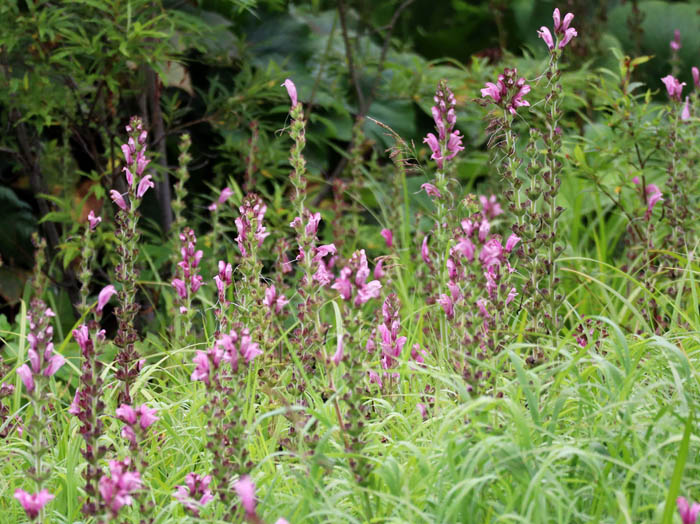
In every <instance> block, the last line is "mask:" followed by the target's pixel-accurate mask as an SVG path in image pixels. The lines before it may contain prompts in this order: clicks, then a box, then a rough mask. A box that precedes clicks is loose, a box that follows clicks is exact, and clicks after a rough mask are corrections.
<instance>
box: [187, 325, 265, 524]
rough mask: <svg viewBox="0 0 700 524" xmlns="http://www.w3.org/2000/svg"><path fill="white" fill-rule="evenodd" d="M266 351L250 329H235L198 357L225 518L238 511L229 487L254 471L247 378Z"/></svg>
mask: <svg viewBox="0 0 700 524" xmlns="http://www.w3.org/2000/svg"><path fill="white" fill-rule="evenodd" d="M260 354H262V351H261V350H260V347H259V346H258V344H257V343H256V342H253V341H252V339H251V337H250V334H249V332H248V330H246V329H243V328H240V327H239V328H236V329H232V330H231V331H229V332H228V333H222V334H221V335H219V337H218V338H217V339H216V341H215V342H214V345H213V346H212V347H211V348H210V349H208V350H207V351H197V354H196V356H195V357H194V359H193V360H194V364H195V369H194V371H193V372H192V376H191V379H192V380H193V381H199V382H203V383H204V386H205V390H206V395H207V400H208V402H207V403H206V404H205V406H204V410H205V411H206V413H207V415H208V417H207V419H208V422H207V427H208V442H207V449H208V450H209V451H210V452H211V454H212V472H211V476H212V477H213V478H214V479H215V480H216V485H215V486H214V488H213V492H214V493H215V494H216V496H217V497H218V498H219V500H220V501H221V502H222V505H223V507H224V508H225V518H226V519H231V518H233V516H234V515H235V513H236V512H237V509H238V508H237V504H236V503H235V501H234V499H233V498H232V493H231V491H230V490H229V484H230V482H231V480H232V477H233V476H235V475H237V474H238V475H241V476H242V475H246V474H247V473H249V472H250V470H251V469H252V468H253V463H252V462H251V461H250V459H249V457H248V450H247V449H246V431H245V421H244V420H243V413H244V410H243V408H244V405H245V401H246V400H245V396H244V395H243V392H244V391H245V375H246V370H247V368H248V366H249V365H250V364H251V362H252V361H253V360H254V359H255V358H256V357H257V356H259V355H260Z"/></svg>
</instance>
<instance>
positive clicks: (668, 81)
mask: <svg viewBox="0 0 700 524" xmlns="http://www.w3.org/2000/svg"><path fill="white" fill-rule="evenodd" d="M661 81H662V82H663V83H664V85H665V86H666V91H667V92H668V96H669V98H670V99H671V100H676V101H677V102H680V101H681V94H682V92H683V87H684V86H685V82H682V83H681V82H679V81H678V79H677V78H675V77H674V76H673V75H666V76H665V77H663V78H662V79H661Z"/></svg>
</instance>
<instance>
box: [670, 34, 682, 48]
mask: <svg viewBox="0 0 700 524" xmlns="http://www.w3.org/2000/svg"><path fill="white" fill-rule="evenodd" d="M669 46H670V47H671V49H672V50H673V51H675V52H678V51H680V49H681V32H680V31H679V30H678V29H676V30H675V31H674V32H673V40H671V42H670V43H669Z"/></svg>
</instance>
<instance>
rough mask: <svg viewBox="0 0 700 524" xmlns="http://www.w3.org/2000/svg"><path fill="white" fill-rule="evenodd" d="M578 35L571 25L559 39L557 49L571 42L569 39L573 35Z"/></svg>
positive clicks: (572, 37) (571, 38)
mask: <svg viewBox="0 0 700 524" xmlns="http://www.w3.org/2000/svg"><path fill="white" fill-rule="evenodd" d="M576 36H578V33H577V32H576V29H574V28H573V27H570V28H569V29H567V30H566V32H565V33H564V37H563V38H562V39H561V42H559V49H564V47H565V46H566V45H567V44H568V43H569V42H571V40H573V39H574V37H576Z"/></svg>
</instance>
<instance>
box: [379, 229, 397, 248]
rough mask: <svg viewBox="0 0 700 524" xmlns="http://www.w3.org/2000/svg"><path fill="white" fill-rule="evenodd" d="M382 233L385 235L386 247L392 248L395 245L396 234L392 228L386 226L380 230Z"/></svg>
mask: <svg viewBox="0 0 700 524" xmlns="http://www.w3.org/2000/svg"><path fill="white" fill-rule="evenodd" d="M380 235H382V237H384V241H385V242H386V247H388V248H389V249H391V248H392V246H393V245H394V234H393V233H392V232H391V229H386V228H384V229H382V230H381V232H380Z"/></svg>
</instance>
